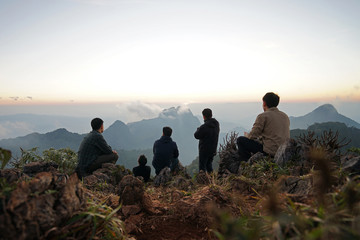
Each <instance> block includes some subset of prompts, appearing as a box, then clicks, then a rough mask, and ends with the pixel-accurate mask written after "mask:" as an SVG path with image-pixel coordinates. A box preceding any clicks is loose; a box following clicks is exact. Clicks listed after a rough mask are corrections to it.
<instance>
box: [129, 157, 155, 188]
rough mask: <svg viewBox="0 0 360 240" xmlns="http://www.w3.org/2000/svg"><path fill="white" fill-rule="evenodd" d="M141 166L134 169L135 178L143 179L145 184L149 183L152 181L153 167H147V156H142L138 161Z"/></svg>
mask: <svg viewBox="0 0 360 240" xmlns="http://www.w3.org/2000/svg"><path fill="white" fill-rule="evenodd" d="M138 163H139V166H137V167H134V168H133V170H132V171H133V173H134V176H135V177H143V179H144V182H148V181H149V179H150V173H151V167H150V166H146V163H147V158H146V157H145V155H140V157H139V159H138Z"/></svg>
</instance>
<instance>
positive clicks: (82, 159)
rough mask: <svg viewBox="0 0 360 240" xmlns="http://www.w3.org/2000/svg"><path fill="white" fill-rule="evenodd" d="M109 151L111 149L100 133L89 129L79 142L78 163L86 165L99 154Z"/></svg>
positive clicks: (110, 151)
mask: <svg viewBox="0 0 360 240" xmlns="http://www.w3.org/2000/svg"><path fill="white" fill-rule="evenodd" d="M111 153H112V149H111V147H110V146H109V145H108V144H107V143H106V141H105V139H104V137H103V136H102V135H101V133H99V132H97V131H91V132H90V133H89V134H88V135H86V137H85V138H84V139H83V141H82V142H81V145H80V148H79V152H78V159H79V165H81V166H84V167H85V166H88V165H89V164H90V163H92V162H93V161H94V160H95V159H96V158H97V157H99V156H100V155H104V154H111Z"/></svg>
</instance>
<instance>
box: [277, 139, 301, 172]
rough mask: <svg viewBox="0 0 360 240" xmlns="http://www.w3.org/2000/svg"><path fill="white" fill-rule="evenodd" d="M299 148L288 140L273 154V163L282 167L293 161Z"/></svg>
mask: <svg viewBox="0 0 360 240" xmlns="http://www.w3.org/2000/svg"><path fill="white" fill-rule="evenodd" d="M300 148H301V147H299V145H298V143H297V142H296V141H295V140H294V139H292V138H290V139H288V140H286V141H285V142H284V143H283V144H282V145H280V147H279V148H278V150H277V151H276V153H275V156H274V162H275V163H276V164H277V165H279V166H281V167H284V166H285V165H286V164H287V163H288V162H289V161H291V160H294V157H295V156H296V155H297V154H298V153H299V150H300Z"/></svg>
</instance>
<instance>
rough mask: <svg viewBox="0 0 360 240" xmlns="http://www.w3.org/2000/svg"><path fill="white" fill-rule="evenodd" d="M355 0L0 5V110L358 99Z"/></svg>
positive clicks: (67, 0) (359, 17) (22, 1)
mask: <svg viewBox="0 0 360 240" xmlns="http://www.w3.org/2000/svg"><path fill="white" fill-rule="evenodd" d="M359 12H360V1H358V0H344V1H337V0H336V1H335V0H326V1H325V0H318V1H313V0H301V1H300V0H299V1H288V0H278V1H276V0H275V1H265V0H264V1H242V0H217V1H215V0H181V1H175V0H174V1H168V0H134V1H131V0H52V1H49V0H0V83H1V88H0V104H8V103H11V102H13V103H20V102H21V103H25V102H29V103H30V102H31V103H41V102H54V101H56V102H63V103H67V102H69V103H70V102H107V101H138V100H140V101H150V102H151V101H157V102H159V101H162V102H166V101H170V100H171V101H177V102H184V103H189V102H197V101H213V102H214V101H258V100H259V99H260V98H261V97H262V96H263V95H264V93H265V92H268V91H274V92H277V93H279V94H280V96H281V97H282V99H283V100H284V99H285V100H287V101H313V100H320V101H323V100H334V99H339V100H343V101H358V100H360V44H359V43H360V14H359Z"/></svg>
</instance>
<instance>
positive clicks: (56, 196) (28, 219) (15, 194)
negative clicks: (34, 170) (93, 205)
mask: <svg viewBox="0 0 360 240" xmlns="http://www.w3.org/2000/svg"><path fill="white" fill-rule="evenodd" d="M84 203H85V198H84V193H83V189H82V184H81V183H80V181H79V179H78V177H77V176H76V174H73V175H71V176H70V177H68V176H67V175H64V174H56V173H54V172H52V173H50V172H41V173H38V174H37V175H36V176H35V177H34V178H33V179H32V180H29V181H21V182H19V183H18V184H17V187H16V189H15V190H13V191H12V192H11V195H10V196H9V199H8V201H7V203H6V204H5V206H4V209H3V210H4V211H1V212H0V232H1V235H2V236H6V237H7V239H40V238H41V236H43V235H44V233H45V232H46V231H48V230H49V229H51V228H53V227H55V226H58V225H59V224H61V223H63V222H64V221H66V220H67V219H69V218H70V217H71V216H72V215H73V214H74V213H75V211H77V210H79V209H80V208H81V206H82V205H83V204H84Z"/></svg>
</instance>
